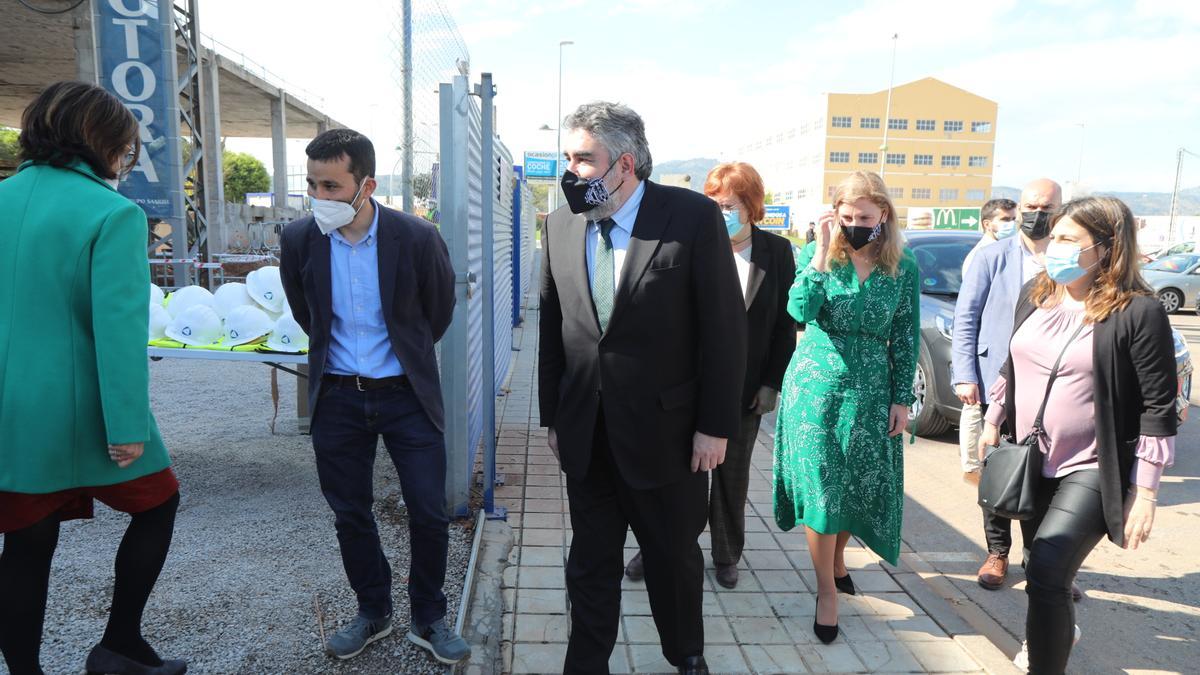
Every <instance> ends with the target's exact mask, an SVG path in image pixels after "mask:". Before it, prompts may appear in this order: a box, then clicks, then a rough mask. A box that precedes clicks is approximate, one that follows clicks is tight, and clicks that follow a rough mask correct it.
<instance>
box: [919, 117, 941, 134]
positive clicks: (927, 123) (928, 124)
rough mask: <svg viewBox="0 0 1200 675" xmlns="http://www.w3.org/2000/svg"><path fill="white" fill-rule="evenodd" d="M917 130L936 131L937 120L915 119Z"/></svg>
mask: <svg viewBox="0 0 1200 675" xmlns="http://www.w3.org/2000/svg"><path fill="white" fill-rule="evenodd" d="M917 131H937V122H936V121H934V120H917Z"/></svg>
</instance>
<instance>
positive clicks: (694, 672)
mask: <svg viewBox="0 0 1200 675" xmlns="http://www.w3.org/2000/svg"><path fill="white" fill-rule="evenodd" d="M679 672H680V673H682V674H683V675H708V663H707V662H705V660H704V655H703V654H701V655H699V656H689V657H687V659H685V660H684V662H683V665H682V666H679Z"/></svg>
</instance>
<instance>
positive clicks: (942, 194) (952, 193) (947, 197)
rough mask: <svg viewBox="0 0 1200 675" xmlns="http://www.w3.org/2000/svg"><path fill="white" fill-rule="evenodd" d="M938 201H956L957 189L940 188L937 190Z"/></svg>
mask: <svg viewBox="0 0 1200 675" xmlns="http://www.w3.org/2000/svg"><path fill="white" fill-rule="evenodd" d="M938 200H940V201H943V202H953V201H958V188H942V189H940V190H938Z"/></svg>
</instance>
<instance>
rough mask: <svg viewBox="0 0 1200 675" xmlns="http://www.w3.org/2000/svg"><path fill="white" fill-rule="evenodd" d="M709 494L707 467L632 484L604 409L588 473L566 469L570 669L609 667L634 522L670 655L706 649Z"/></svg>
mask: <svg viewBox="0 0 1200 675" xmlns="http://www.w3.org/2000/svg"><path fill="white" fill-rule="evenodd" d="M707 497H708V475H707V473H705V472H696V473H693V474H691V475H689V476H688V477H687V478H684V479H683V480H681V481H678V482H676V483H672V484H670V485H665V486H663V487H660V488H654V489H651V490H635V489H633V488H631V487H630V486H629V484H628V483H626V482H625V480H624V479H623V478H622V477H621V473H620V471H619V470H618V469H617V467H616V464H615V463H614V461H613V458H612V451H611V450H610V449H609V447H608V439H607V436H606V434H605V433H604V415H603V413H601V414H600V416H599V419H598V420H597V423H596V437H595V441H594V444H593V446H592V463H591V465H590V466H589V467H588V473H587V476H586V477H584V478H583V479H582V480H574V479H572V478H571V477H569V476H568V477H567V499H568V501H569V503H570V509H571V527H572V529H573V530H574V537H573V538H572V540H571V552H570V554H569V555H568V558H567V571H566V581H567V596H568V597H569V598H570V600H571V637H570V641H569V643H568V644H567V657H566V662H565V664H564V666H563V672H565V673H608V659H609V656H610V655H611V654H612V650H613V646H614V644H615V643H616V641H617V625H618V622H619V621H620V615H621V573H622V569H623V568H624V565H625V561H624V560H623V553H624V550H623V549H624V545H625V536H626V533H627V532H628V531H629V529H630V528H632V529H633V533H634V535H635V536H636V537H637V540H638V544H639V545H640V546H641V549H642V560H643V562H644V564H645V570H646V592H647V593H648V594H649V596H650V612H651V614H653V616H654V624H655V626H656V627H657V628H658V637H659V641H660V642H661V644H662V651H663V656H665V657H666V659H667V661H668V662H670V663H671V664H672V665H676V666H679V665H682V664H683V662H684V660H685V659H686V658H687V657H689V656H696V655H700V654H702V653H703V652H704V620H703V617H702V613H701V606H702V600H703V595H702V594H703V591H704V558H703V556H702V555H701V553H700V544H699V542H698V540H699V537H700V533H701V532H703V531H704V521H705V519H706V518H707V515H708V509H707V508H706V507H707V504H706V501H707Z"/></svg>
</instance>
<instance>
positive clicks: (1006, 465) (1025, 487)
mask: <svg viewBox="0 0 1200 675" xmlns="http://www.w3.org/2000/svg"><path fill="white" fill-rule="evenodd" d="M1085 325H1087V324H1085V323H1081V324H1079V328H1076V329H1075V332H1074V333H1072V334H1071V338H1070V339H1069V340H1067V345H1066V346H1065V347H1063V350H1062V352H1060V353H1059V355H1058V360H1057V361H1055V362H1054V368H1052V369H1051V370H1050V379H1049V380H1047V381H1046V395H1045V396H1044V397H1043V398H1042V407H1041V408H1039V409H1038V413H1037V417H1035V418H1034V420H1033V429H1031V430H1030V432H1029V435H1028V436H1026V437H1025V439H1024V440H1022V441H1021V442H1019V443H1014V442H1012V440H1010V439H1009V438H1008V437H1002V438H1001V439H1000V445H998V446H996V447H995V448H993V449H992V451H991V452H989V453H988V454H987V456H986V457H984V458H983V469H982V470H981V473H980V476H979V506H981V507H983V510H985V511H988V512H990V513H994V514H996V515H998V516H1003V517H1005V518H1008V519H1010V520H1029V519H1030V518H1032V517H1033V514H1034V505H1033V504H1034V498H1035V495H1036V493H1037V483H1038V480H1040V479H1041V477H1042V448H1041V445H1040V444H1039V442H1038V439H1039V438H1041V436H1042V433H1043V431H1042V416H1043V415H1045V414H1046V402H1047V401H1049V400H1050V387H1052V386H1054V380H1055V379H1056V378H1057V377H1058V367H1059V366H1060V365H1062V360H1063V357H1064V356H1066V354H1067V350H1068V349H1070V348H1071V345H1072V344H1074V342H1075V338H1077V337H1079V333H1080V332H1081V331H1083V327H1084V326H1085ZM1008 409H1009V411H1013V410H1015V408H1014V407H1013V406H1012V405H1011V402H1009V405H1008ZM1009 421H1010V422H1011V423H1012V428H1013V429H1016V426H1017V421H1016V419H1015V418H1014V417H1013V416H1010V417H1009Z"/></svg>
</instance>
